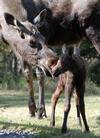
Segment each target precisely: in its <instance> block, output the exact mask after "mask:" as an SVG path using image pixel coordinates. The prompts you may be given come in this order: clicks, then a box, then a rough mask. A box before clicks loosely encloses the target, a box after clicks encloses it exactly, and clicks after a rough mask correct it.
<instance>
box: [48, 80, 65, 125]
mask: <svg viewBox="0 0 100 138" xmlns="http://www.w3.org/2000/svg"><path fill="white" fill-rule="evenodd" d="M63 89H64V87H63V85H62V84H61V82H60V80H59V82H58V84H57V87H56V90H55V92H54V93H53V95H52V98H51V106H52V112H51V121H50V126H55V109H56V104H57V101H58V99H59V96H60V94H61V93H62V91H63Z"/></svg>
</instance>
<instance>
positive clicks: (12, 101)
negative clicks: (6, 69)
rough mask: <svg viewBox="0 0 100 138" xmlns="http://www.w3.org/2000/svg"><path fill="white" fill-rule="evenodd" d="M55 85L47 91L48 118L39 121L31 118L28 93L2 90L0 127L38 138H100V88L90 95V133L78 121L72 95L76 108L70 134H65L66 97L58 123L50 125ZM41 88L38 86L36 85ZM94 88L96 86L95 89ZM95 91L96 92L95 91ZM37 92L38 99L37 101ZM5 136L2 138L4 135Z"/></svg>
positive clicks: (87, 99)
mask: <svg viewBox="0 0 100 138" xmlns="http://www.w3.org/2000/svg"><path fill="white" fill-rule="evenodd" d="M53 89H54V88H53V86H52V88H49V90H47V91H46V110H47V116H48V117H47V118H44V119H43V120H38V119H37V118H31V117H30V116H29V113H28V107H27V103H28V92H26V90H25V91H8V90H0V129H1V130H10V131H14V132H15V131H16V132H20V131H22V132H31V133H33V134H34V136H35V137H36V138H80V137H81V138H100V91H99V90H100V89H99V88H96V89H98V94H97V95H96V94H92V95H88V96H87V95H86V96H85V104H86V115H87V120H88V124H89V127H90V131H91V132H90V133H88V134H85V133H83V132H82V131H81V128H80V127H79V126H78V125H77V123H76V109H75V102H74V98H72V108H71V112H70V114H69V119H68V128H69V133H68V135H62V134H61V130H60V129H61V124H62V118H63V106H64V104H63V100H64V98H63V96H62V97H61V98H60V99H59V103H58V104H57V109H56V126H55V128H52V127H50V125H49V123H50V113H51V105H50V97H51V94H52V92H50V90H51V91H53ZM36 91H37V88H36ZM91 91H93V89H92V90H91ZM94 93H95V92H94ZM37 95H38V93H37V94H36V96H35V97H36V101H37ZM0 138H1V137H0Z"/></svg>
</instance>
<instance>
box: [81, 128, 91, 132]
mask: <svg viewBox="0 0 100 138" xmlns="http://www.w3.org/2000/svg"><path fill="white" fill-rule="evenodd" d="M82 132H83V133H89V132H90V130H89V129H87V130H86V129H83V130H82Z"/></svg>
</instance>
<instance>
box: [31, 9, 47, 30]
mask: <svg viewBox="0 0 100 138" xmlns="http://www.w3.org/2000/svg"><path fill="white" fill-rule="evenodd" d="M46 15H47V10H46V9H44V10H42V11H41V12H40V13H39V14H38V15H37V16H36V17H35V18H34V20H33V23H34V24H35V25H37V27H41V26H42V25H43V24H44V22H45V19H46Z"/></svg>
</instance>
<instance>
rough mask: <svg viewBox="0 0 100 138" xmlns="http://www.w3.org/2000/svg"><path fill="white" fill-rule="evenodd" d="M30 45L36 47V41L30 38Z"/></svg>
mask: <svg viewBox="0 0 100 138" xmlns="http://www.w3.org/2000/svg"><path fill="white" fill-rule="evenodd" d="M30 46H31V47H32V48H36V42H34V41H33V40H30Z"/></svg>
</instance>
